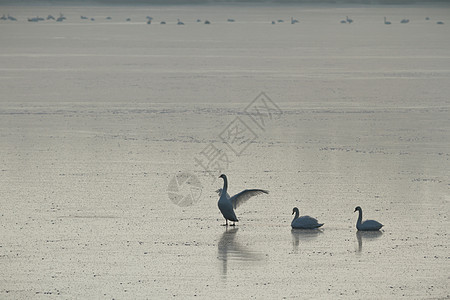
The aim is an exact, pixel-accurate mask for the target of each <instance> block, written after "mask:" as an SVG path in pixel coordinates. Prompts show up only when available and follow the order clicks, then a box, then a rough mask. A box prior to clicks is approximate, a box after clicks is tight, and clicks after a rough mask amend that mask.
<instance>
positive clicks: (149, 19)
mask: <svg viewBox="0 0 450 300" xmlns="http://www.w3.org/2000/svg"><path fill="white" fill-rule="evenodd" d="M80 18H81V20H91V21H95V18H89V17H86V16H80ZM66 19H67V18H66V17H65V16H64V15H63V14H60V15H59V17H58V18H55V17H53V16H52V15H48V16H47V18H42V17H32V18H28V22H39V21H45V20H54V21H56V22H62V21H64V20H66ZM105 19H106V20H112V18H111V17H106V18H105ZM146 19H147V21H146V23H147V24H152V22H153V17H150V16H147V17H146ZM0 20H4V21H5V20H9V21H17V18H15V17H13V16H10V15H9V14H8V15H5V14H3V15H2V17H1V18H0ZM425 20H426V21H429V20H430V18H429V17H426V18H425ZM125 21H127V22H130V21H131V18H126V19H125ZM202 22H203V23H204V24H211V22H210V21H209V20H205V21H202V20H200V19H197V23H202ZM227 22H235V20H234V19H227ZM340 22H341V24H352V23H353V20H352V19H350V18H349V17H348V16H346V17H345V19H344V20H341V21H340ZM277 23H284V20H283V19H279V20H277V21H272V24H274V25H275V24H277ZM296 23H300V21H299V20H297V19H295V18H293V17H291V24H296ZM400 23H401V24H407V23H409V19H402V20H401V21H400ZM159 24H166V21H160V22H159ZM176 24H177V25H184V23H183V22H182V21H181V20H180V19H178V20H177V23H176ZM384 24H385V25H391V24H392V23H391V21H388V20H387V19H386V17H384ZM436 24H438V25H444V22H442V21H437V22H436Z"/></svg>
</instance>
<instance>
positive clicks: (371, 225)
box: [354, 206, 383, 231]
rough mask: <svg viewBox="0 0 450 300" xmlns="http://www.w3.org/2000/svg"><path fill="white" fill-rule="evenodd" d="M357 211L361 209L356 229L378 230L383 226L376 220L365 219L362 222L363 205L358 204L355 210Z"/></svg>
mask: <svg viewBox="0 0 450 300" xmlns="http://www.w3.org/2000/svg"><path fill="white" fill-rule="evenodd" d="M356 211H359V217H358V221H357V222H356V229H358V230H361V231H376V230H380V228H381V227H383V224H381V223H380V222H377V221H374V220H365V221H364V222H361V220H362V209H361V207H359V206H357V207H356V208H355V211H354V212H356Z"/></svg>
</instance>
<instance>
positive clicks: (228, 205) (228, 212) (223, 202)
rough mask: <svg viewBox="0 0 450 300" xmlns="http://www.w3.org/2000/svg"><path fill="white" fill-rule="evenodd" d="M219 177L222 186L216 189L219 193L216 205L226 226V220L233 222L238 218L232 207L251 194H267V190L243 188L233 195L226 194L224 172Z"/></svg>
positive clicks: (226, 185)
mask: <svg viewBox="0 0 450 300" xmlns="http://www.w3.org/2000/svg"><path fill="white" fill-rule="evenodd" d="M219 178H222V179H223V188H222V189H221V190H220V189H219V190H217V192H218V193H219V194H220V197H219V202H218V203H217V205H218V206H219V209H220V212H221V213H222V215H223V217H224V218H225V222H226V223H225V226H228V220H230V221H233V225H231V226H234V222H238V221H239V220H238V219H237V217H236V214H235V213H234V209H235V208H237V207H239V206H240V205H241V204H242V203H244V202H245V201H247V200H248V199H250V198H251V197H253V196H256V195H260V194H268V193H269V192H268V191H266V190H259V189H252V190H243V191H242V192H240V193H239V194H236V195H234V196H233V197H230V195H229V194H228V192H227V190H228V180H227V176H226V175H225V174H222V175H220V176H219Z"/></svg>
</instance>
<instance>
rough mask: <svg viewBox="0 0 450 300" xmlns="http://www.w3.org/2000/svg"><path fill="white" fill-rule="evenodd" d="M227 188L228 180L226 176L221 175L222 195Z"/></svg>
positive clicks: (225, 192)
mask: <svg viewBox="0 0 450 300" xmlns="http://www.w3.org/2000/svg"><path fill="white" fill-rule="evenodd" d="M227 190H228V180H227V178H226V177H223V189H222V195H226V194H227Z"/></svg>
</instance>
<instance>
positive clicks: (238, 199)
mask: <svg viewBox="0 0 450 300" xmlns="http://www.w3.org/2000/svg"><path fill="white" fill-rule="evenodd" d="M268 193H269V192H268V191H266V190H258V189H252V190H244V191H242V192H240V193H239V194H236V195H234V196H233V197H231V198H230V201H231V203H232V204H233V208H238V207H239V206H240V205H241V204H242V203H244V202H245V201H247V200H248V199H250V198H251V197H253V196H257V195H260V194H268Z"/></svg>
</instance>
